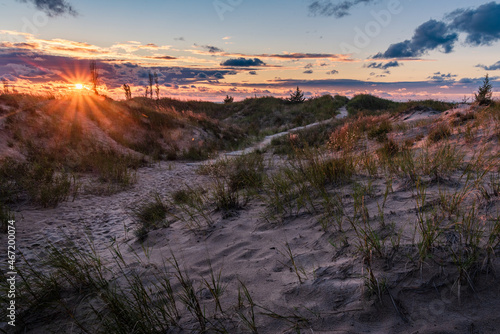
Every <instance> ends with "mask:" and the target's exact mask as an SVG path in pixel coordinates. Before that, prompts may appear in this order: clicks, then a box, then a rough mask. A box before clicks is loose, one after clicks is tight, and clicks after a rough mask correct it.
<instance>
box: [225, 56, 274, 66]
mask: <svg viewBox="0 0 500 334" xmlns="http://www.w3.org/2000/svg"><path fill="white" fill-rule="evenodd" d="M220 65H221V66H231V67H252V66H265V65H266V63H264V62H263V61H262V60H260V59H259V58H248V59H247V58H243V57H241V58H231V59H228V60H226V61H223V62H222V63H221V64H220Z"/></svg>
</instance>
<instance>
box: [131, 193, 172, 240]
mask: <svg viewBox="0 0 500 334" xmlns="http://www.w3.org/2000/svg"><path fill="white" fill-rule="evenodd" d="M168 211H169V208H168V206H167V205H166V204H165V203H164V202H163V201H162V199H161V197H160V195H158V194H155V195H154V198H153V200H152V201H146V202H143V203H142V204H141V206H139V207H137V208H135V209H133V210H132V212H133V215H134V217H135V220H136V221H137V223H138V224H139V227H138V228H137V229H136V231H135V234H136V236H137V237H138V238H139V239H140V240H144V239H145V238H146V237H147V234H148V233H149V231H151V230H152V229H155V228H159V227H162V226H164V222H165V218H166V217H167V213H168Z"/></svg>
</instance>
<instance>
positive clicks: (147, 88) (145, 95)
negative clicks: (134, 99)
mask: <svg viewBox="0 0 500 334" xmlns="http://www.w3.org/2000/svg"><path fill="white" fill-rule="evenodd" d="M145 88H146V94H144V97H148V96H149V86H147V85H146V86H145Z"/></svg>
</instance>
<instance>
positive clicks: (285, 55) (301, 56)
mask: <svg viewBox="0 0 500 334" xmlns="http://www.w3.org/2000/svg"><path fill="white" fill-rule="evenodd" d="M256 56H257V57H260V58H278V59H326V58H329V59H347V57H348V56H347V55H341V54H332V53H298V52H295V53H283V54H267V53H264V54H259V55H256Z"/></svg>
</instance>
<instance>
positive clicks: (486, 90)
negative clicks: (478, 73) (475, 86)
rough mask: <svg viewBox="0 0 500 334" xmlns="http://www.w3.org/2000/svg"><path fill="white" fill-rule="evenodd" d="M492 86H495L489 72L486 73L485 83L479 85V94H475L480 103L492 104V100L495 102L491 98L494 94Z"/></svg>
mask: <svg viewBox="0 0 500 334" xmlns="http://www.w3.org/2000/svg"><path fill="white" fill-rule="evenodd" d="M492 88H493V86H492V85H491V83H490V78H489V77H488V74H486V76H485V77H484V80H483V85H482V86H481V87H479V90H478V92H477V94H474V95H475V96H476V102H477V103H479V105H490V104H491V102H493V101H492V99H491V97H492V96H493V92H492Z"/></svg>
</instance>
